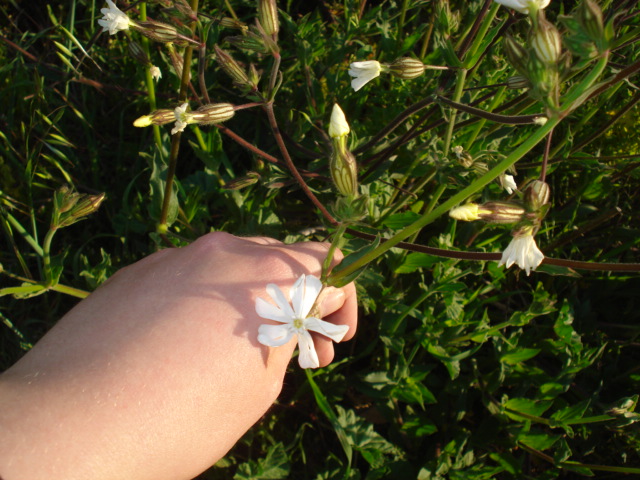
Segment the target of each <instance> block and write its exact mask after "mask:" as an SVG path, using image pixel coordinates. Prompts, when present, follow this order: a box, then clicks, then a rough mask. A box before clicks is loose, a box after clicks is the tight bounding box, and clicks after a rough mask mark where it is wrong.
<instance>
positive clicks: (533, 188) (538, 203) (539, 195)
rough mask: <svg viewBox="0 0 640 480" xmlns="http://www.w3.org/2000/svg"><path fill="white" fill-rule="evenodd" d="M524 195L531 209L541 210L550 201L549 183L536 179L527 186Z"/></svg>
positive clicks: (533, 210)
mask: <svg viewBox="0 0 640 480" xmlns="http://www.w3.org/2000/svg"><path fill="white" fill-rule="evenodd" d="M524 197H525V202H526V203H527V207H528V208H529V210H530V211H532V212H537V211H538V210H540V208H542V207H543V206H545V205H546V204H548V203H549V198H550V197H551V190H550V189H549V185H548V184H547V183H546V182H541V181H540V180H534V181H533V182H531V183H530V184H529V186H528V187H527V190H526V191H525V195H524Z"/></svg>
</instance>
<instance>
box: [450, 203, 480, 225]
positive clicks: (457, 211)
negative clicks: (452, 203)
mask: <svg viewBox="0 0 640 480" xmlns="http://www.w3.org/2000/svg"><path fill="white" fill-rule="evenodd" d="M449 216H450V217H451V218H454V219H456V220H462V221H464V222H473V221H474V220H480V216H479V215H478V204H477V203H467V204H465V205H460V206H458V207H455V208H452V209H451V210H449Z"/></svg>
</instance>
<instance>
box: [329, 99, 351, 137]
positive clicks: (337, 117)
mask: <svg viewBox="0 0 640 480" xmlns="http://www.w3.org/2000/svg"><path fill="white" fill-rule="evenodd" d="M350 131H351V130H350V128H349V124H348V123H347V117H345V116H344V112H343V111H342V109H341V108H340V105H338V104H337V103H334V104H333V110H332V111H331V121H330V123H329V136H330V137H331V138H340V137H344V136H345V135H348V134H349V132H350Z"/></svg>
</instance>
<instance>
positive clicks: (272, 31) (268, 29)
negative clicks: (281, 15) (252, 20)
mask: <svg viewBox="0 0 640 480" xmlns="http://www.w3.org/2000/svg"><path fill="white" fill-rule="evenodd" d="M258 21H259V22H260V25H261V26H262V28H263V29H264V32H265V33H266V34H267V35H277V34H278V30H280V23H279V22H278V6H277V5H276V0H258Z"/></svg>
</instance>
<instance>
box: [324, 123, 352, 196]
mask: <svg viewBox="0 0 640 480" xmlns="http://www.w3.org/2000/svg"><path fill="white" fill-rule="evenodd" d="M346 140H347V139H346V137H345V136H343V137H339V138H336V139H334V141H333V153H332V154H331V157H330V158H329V170H330V171H331V178H332V179H333V183H334V185H335V186H336V188H337V189H338V192H340V193H341V194H342V195H344V196H345V197H357V196H358V168H357V165H356V157H354V156H353V153H351V152H350V151H349V149H348V148H347V146H346V143H347V142H346Z"/></svg>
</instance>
